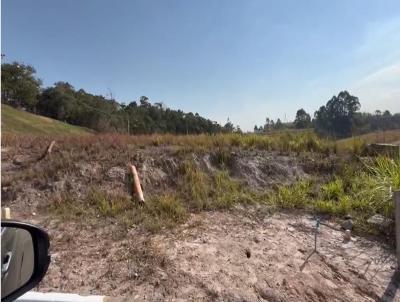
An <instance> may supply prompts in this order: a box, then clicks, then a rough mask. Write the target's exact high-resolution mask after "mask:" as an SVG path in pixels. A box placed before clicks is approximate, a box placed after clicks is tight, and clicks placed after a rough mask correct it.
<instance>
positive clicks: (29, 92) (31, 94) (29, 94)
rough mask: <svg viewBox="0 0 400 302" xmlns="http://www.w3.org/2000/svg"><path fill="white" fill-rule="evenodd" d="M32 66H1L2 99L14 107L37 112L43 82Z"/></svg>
mask: <svg viewBox="0 0 400 302" xmlns="http://www.w3.org/2000/svg"><path fill="white" fill-rule="evenodd" d="M35 74H36V70H35V69H34V68H33V67H32V66H30V65H24V64H20V63H17V62H13V63H11V64H8V63H5V64H2V65H1V98H2V101H4V102H5V103H7V104H10V105H12V106H14V107H21V106H23V107H26V108H27V109H28V110H29V111H35V109H36V104H37V102H38V96H39V94H40V85H41V84H42V82H41V81H40V80H39V79H38V78H37V77H36V76H35Z"/></svg>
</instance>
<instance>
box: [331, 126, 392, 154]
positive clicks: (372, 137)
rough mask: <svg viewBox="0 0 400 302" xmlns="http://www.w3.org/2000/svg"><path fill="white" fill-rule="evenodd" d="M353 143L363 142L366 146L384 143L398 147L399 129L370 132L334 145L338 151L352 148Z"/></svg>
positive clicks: (341, 140)
mask: <svg viewBox="0 0 400 302" xmlns="http://www.w3.org/2000/svg"><path fill="white" fill-rule="evenodd" d="M354 142H356V143H357V142H364V143H366V144H371V143H386V144H396V145H400V129H394V130H385V131H375V132H370V133H366V134H363V135H358V136H354V137H349V138H345V139H340V140H338V141H337V142H336V143H337V147H338V150H339V151H340V150H344V149H348V148H352V146H353V144H354Z"/></svg>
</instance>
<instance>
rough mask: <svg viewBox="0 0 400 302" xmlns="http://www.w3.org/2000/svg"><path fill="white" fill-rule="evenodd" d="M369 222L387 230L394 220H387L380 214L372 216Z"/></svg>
mask: <svg viewBox="0 0 400 302" xmlns="http://www.w3.org/2000/svg"><path fill="white" fill-rule="evenodd" d="M367 222H368V223H369V224H372V225H375V226H377V227H379V228H381V229H385V228H387V227H388V226H389V225H390V224H391V223H392V222H393V220H392V219H389V218H386V217H384V216H382V215H380V214H375V215H374V216H371V217H370V218H369V219H368V220H367Z"/></svg>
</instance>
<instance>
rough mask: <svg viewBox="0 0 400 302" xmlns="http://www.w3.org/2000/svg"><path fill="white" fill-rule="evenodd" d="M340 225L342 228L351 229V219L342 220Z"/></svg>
mask: <svg viewBox="0 0 400 302" xmlns="http://www.w3.org/2000/svg"><path fill="white" fill-rule="evenodd" d="M341 227H342V229H344V230H350V231H351V230H352V229H353V220H351V219H346V220H345V221H343V222H342V224H341Z"/></svg>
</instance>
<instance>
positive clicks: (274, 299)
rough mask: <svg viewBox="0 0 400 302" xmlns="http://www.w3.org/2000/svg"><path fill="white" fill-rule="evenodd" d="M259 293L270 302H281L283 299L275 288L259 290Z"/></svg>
mask: <svg viewBox="0 0 400 302" xmlns="http://www.w3.org/2000/svg"><path fill="white" fill-rule="evenodd" d="M258 293H259V295H260V297H261V298H263V299H264V300H267V301H270V302H280V301H282V299H281V298H280V297H279V293H278V292H277V291H276V290H274V289H273V288H265V289H259V290H258Z"/></svg>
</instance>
